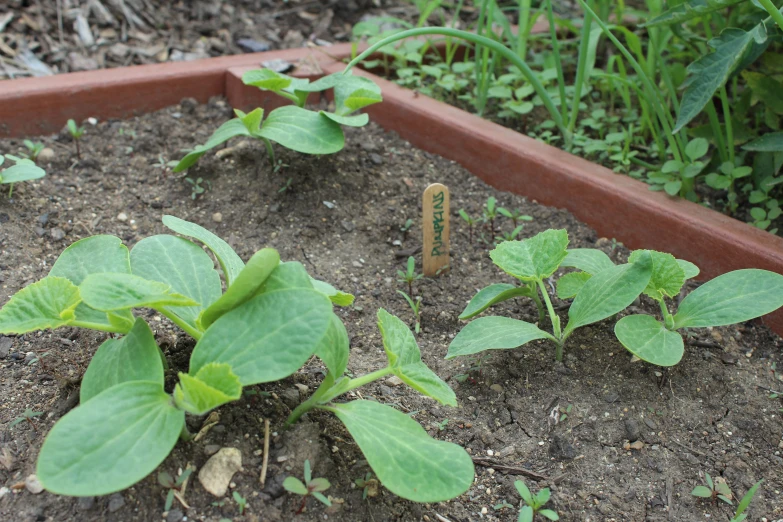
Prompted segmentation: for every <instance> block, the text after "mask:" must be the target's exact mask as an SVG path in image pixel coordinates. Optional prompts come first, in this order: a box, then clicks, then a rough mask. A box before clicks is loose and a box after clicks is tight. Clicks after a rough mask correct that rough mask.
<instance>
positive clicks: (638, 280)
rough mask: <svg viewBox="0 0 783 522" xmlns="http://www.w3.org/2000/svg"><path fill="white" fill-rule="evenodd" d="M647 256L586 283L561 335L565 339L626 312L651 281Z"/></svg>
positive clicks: (573, 305)
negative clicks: (582, 329) (577, 331)
mask: <svg viewBox="0 0 783 522" xmlns="http://www.w3.org/2000/svg"><path fill="white" fill-rule="evenodd" d="M645 258H646V259H645ZM650 272H651V263H650V260H649V255H647V256H640V257H639V260H637V261H636V262H635V263H628V264H625V265H619V266H615V267H613V268H608V269H606V270H602V271H601V272H599V273H597V274H596V275H594V276H593V277H591V278H590V280H589V281H588V282H587V283H585V285H584V286H583V287H582V290H580V291H579V293H578V294H577V295H576V297H575V298H574V302H573V303H572V304H571V308H569V309H568V324H567V325H566V328H565V330H564V332H563V335H564V336H566V337H567V336H568V335H569V334H570V333H571V332H573V331H574V330H576V329H577V328H579V327H582V326H585V325H588V324H591V323H595V322H597V321H601V320H603V319H606V318H607V317H609V316H612V315H614V314H616V313H618V312H620V311H621V310H623V309H625V308H626V307H627V306H629V305H630V304H631V303H633V301H634V299H636V298H637V297H638V296H639V294H641V293H642V291H643V290H644V289H645V287H646V286H647V283H648V282H649V281H650Z"/></svg>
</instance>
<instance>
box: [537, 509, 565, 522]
mask: <svg viewBox="0 0 783 522" xmlns="http://www.w3.org/2000/svg"><path fill="white" fill-rule="evenodd" d="M538 514H539V515H541V516H542V517H544V518H546V519H548V520H552V521H553V522H554V521H557V520H560V515H558V514H557V512H556V511H552V510H551V509H542V510H541V511H539V512H538Z"/></svg>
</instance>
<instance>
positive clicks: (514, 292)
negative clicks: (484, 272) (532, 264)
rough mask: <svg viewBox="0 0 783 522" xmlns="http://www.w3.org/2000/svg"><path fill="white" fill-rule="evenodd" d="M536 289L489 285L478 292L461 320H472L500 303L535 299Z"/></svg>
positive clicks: (500, 284)
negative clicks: (522, 298) (516, 298)
mask: <svg viewBox="0 0 783 522" xmlns="http://www.w3.org/2000/svg"><path fill="white" fill-rule="evenodd" d="M536 291H537V290H536V289H535V288H531V287H529V286H516V285H509V284H505V283H498V284H494V285H489V286H488V287H486V288H482V289H481V290H479V291H478V293H477V294H476V295H474V296H473V299H471V300H470V302H469V303H468V306H466V307H465V310H463V311H462V314H460V316H459V318H460V319H462V320H466V319H472V318H473V317H476V316H477V315H478V314H480V313H481V312H483V311H484V310H486V309H487V308H489V307H490V306H494V305H496V304H498V303H502V302H503V301H508V300H509V299H513V298H515V297H531V298H532V297H533V292H536Z"/></svg>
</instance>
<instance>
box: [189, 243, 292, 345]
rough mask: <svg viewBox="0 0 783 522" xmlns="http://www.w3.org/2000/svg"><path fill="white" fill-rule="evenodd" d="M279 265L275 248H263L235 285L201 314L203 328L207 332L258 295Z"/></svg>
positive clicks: (235, 281) (243, 270)
mask: <svg viewBox="0 0 783 522" xmlns="http://www.w3.org/2000/svg"><path fill="white" fill-rule="evenodd" d="M279 264H280V254H278V253H277V250H275V249H274V248H262V249H261V250H259V251H258V252H256V253H255V254H253V257H251V258H250V260H249V261H248V262H247V265H245V268H243V269H242V271H241V272H240V273H239V275H238V276H237V277H236V279H235V280H234V284H232V285H231V286H229V287H228V288H227V289H226V293H225V294H223V295H222V296H220V298H218V300H217V301H215V302H214V303H212V304H211V305H209V308H207V309H206V310H204V312H203V313H202V314H201V317H200V318H199V323H200V325H201V328H202V329H203V330H206V329H207V328H209V326H210V325H211V324H212V323H214V322H215V321H216V320H217V319H218V318H219V317H220V316H222V315H223V314H225V313H226V312H228V311H230V310H233V309H234V308H236V307H237V306H239V305H241V304H242V303H245V302H247V301H249V300H250V299H251V298H252V297H253V296H254V295H256V294H257V293H258V291H259V290H260V288H261V286H262V285H263V284H264V281H266V279H267V278H268V277H269V275H270V274H271V273H272V271H273V270H274V269H275V268H277V265H279Z"/></svg>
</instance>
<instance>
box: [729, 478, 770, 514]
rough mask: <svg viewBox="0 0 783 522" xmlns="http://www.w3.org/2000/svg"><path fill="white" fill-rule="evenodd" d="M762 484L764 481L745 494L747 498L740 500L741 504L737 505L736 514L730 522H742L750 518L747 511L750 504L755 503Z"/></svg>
mask: <svg viewBox="0 0 783 522" xmlns="http://www.w3.org/2000/svg"><path fill="white" fill-rule="evenodd" d="M762 482H764V481H763V480H759V481H758V482H756V483H755V484H753V486H752V487H751V488H750V489H749V490H748V492H747V493H745V496H744V497H742V500H740V501H739V504H737V510H736V511H735V512H734V516H733V517H732V519H731V520H730V521H729V522H742V521H743V520H745V519H746V518H748V515H746V514H745V510H746V509H748V506H750V503H751V502H752V501H753V497H754V496H755V495H756V492H757V491H758V489H759V487H760V486H761V483H762Z"/></svg>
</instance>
